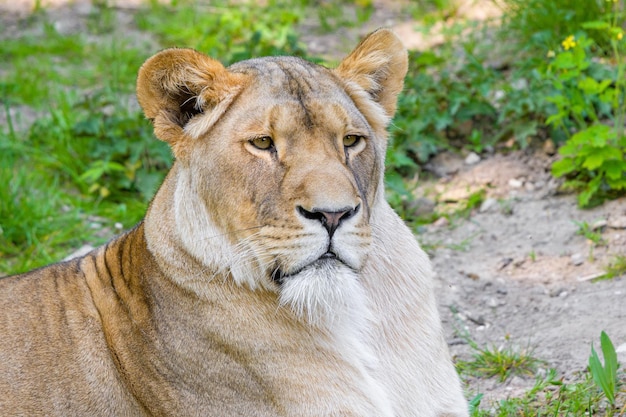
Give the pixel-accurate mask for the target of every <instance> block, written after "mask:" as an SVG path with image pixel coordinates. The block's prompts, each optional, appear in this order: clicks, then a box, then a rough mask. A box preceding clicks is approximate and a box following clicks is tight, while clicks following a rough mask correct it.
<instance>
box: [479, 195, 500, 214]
mask: <svg viewBox="0 0 626 417" xmlns="http://www.w3.org/2000/svg"><path fill="white" fill-rule="evenodd" d="M497 205H498V200H496V199H495V198H491V197H489V198H487V199H485V201H483V202H482V204H481V205H480V208H479V209H478V211H479V212H481V213H485V212H488V211H489V210H490V209H492V208H493V207H496V206H497Z"/></svg>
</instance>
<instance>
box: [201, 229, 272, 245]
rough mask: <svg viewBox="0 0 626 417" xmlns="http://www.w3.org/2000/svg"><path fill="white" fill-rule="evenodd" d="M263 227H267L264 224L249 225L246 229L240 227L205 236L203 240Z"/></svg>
mask: <svg viewBox="0 0 626 417" xmlns="http://www.w3.org/2000/svg"><path fill="white" fill-rule="evenodd" d="M262 227H265V226H264V225H260V226H252V227H248V228H245V229H238V230H234V231H232V232H226V233H220V234H217V235H213V236H209V237H205V238H203V239H202V240H203V241H204V240H210V239H216V238H218V237H223V236H228V235H234V234H237V233H241V232H247V231H249V230H254V229H260V228H262Z"/></svg>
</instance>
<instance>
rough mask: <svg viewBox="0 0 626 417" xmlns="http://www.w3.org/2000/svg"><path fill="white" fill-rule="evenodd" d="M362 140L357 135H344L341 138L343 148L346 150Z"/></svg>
mask: <svg viewBox="0 0 626 417" xmlns="http://www.w3.org/2000/svg"><path fill="white" fill-rule="evenodd" d="M361 139H362V136H359V135H346V136H344V137H343V146H345V147H346V148H350V147H352V146H354V145H356V144H357V143H359V142H360V141H361Z"/></svg>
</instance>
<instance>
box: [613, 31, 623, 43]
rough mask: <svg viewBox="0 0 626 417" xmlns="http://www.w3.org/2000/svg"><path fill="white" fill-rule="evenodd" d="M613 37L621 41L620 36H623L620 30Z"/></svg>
mask: <svg viewBox="0 0 626 417" xmlns="http://www.w3.org/2000/svg"><path fill="white" fill-rule="evenodd" d="M615 37H616V38H617V40H618V41H621V40H622V38H623V37H624V34H623V33H622V32H618V33H617V35H615Z"/></svg>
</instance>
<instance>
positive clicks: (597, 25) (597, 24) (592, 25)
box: [582, 20, 611, 30]
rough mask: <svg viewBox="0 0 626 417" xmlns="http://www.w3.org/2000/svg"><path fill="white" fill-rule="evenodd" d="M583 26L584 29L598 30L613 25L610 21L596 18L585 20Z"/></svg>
mask: <svg viewBox="0 0 626 417" xmlns="http://www.w3.org/2000/svg"><path fill="white" fill-rule="evenodd" d="M582 27H583V28H584V29H597V30H602V29H608V28H610V27H611V25H609V24H608V22H604V21H602V20H594V21H591V22H585V23H583V24H582Z"/></svg>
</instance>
